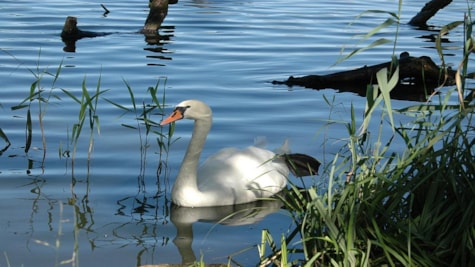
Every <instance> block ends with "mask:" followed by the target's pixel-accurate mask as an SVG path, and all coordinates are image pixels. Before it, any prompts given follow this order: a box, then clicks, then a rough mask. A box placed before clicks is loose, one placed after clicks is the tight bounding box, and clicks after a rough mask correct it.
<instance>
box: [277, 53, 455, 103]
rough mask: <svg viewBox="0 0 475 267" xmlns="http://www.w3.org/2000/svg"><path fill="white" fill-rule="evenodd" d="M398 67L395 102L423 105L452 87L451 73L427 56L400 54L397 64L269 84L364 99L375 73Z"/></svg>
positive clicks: (452, 74) (384, 64)
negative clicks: (444, 87) (439, 89)
mask: <svg viewBox="0 0 475 267" xmlns="http://www.w3.org/2000/svg"><path fill="white" fill-rule="evenodd" d="M396 66H399V80H400V81H399V84H398V85H397V86H396V88H394V89H393V90H392V91H391V97H392V98H395V99H405V100H416V101H425V100H426V97H427V96H428V95H430V94H432V93H433V92H434V89H435V88H437V87H439V86H441V85H453V84H455V79H454V77H455V71H453V70H451V69H447V70H444V69H442V68H440V67H439V66H437V65H436V64H435V63H434V61H432V59H431V58H429V57H427V56H422V57H411V56H410V55H409V53H407V52H404V53H401V56H400V58H399V60H394V61H390V62H386V63H382V64H377V65H373V66H364V67H362V68H358V69H355V70H350V71H343V72H337V73H332V74H328V75H308V76H302V77H293V76H290V77H289V78H288V79H287V80H286V81H273V82H272V83H273V84H285V85H287V86H303V87H306V88H312V89H316V90H319V89H327V88H333V89H337V90H339V91H340V92H354V93H357V94H359V95H361V96H365V95H366V88H367V85H368V84H376V83H377V80H376V73H377V72H378V71H379V70H381V69H383V68H388V69H389V70H391V69H395V67H396Z"/></svg>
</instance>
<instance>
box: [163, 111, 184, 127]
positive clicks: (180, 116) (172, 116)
mask: <svg viewBox="0 0 475 267" xmlns="http://www.w3.org/2000/svg"><path fill="white" fill-rule="evenodd" d="M181 119H183V112H182V111H181V110H180V109H178V108H177V109H175V110H174V111H173V112H172V114H170V116H168V117H166V118H165V119H163V121H162V122H160V126H163V125H166V124H169V123H171V122H174V121H177V120H181Z"/></svg>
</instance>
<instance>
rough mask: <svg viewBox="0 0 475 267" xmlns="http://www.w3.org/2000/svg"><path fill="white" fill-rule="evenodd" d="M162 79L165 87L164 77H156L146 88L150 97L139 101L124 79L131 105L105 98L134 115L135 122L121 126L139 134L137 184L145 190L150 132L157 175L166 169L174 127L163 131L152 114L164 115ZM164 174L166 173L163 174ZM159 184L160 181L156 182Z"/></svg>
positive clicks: (160, 116) (161, 116)
mask: <svg viewBox="0 0 475 267" xmlns="http://www.w3.org/2000/svg"><path fill="white" fill-rule="evenodd" d="M162 81H163V88H166V79H158V81H157V83H156V84H155V86H150V87H148V88H147V92H148V93H149V96H150V99H151V101H150V100H149V99H146V100H142V101H141V102H140V101H139V100H137V99H136V96H135V93H134V91H133V89H132V87H131V86H130V84H129V83H128V82H127V81H125V80H124V84H125V86H126V88H127V91H128V93H129V97H130V103H131V107H129V106H126V105H122V104H119V103H116V102H114V101H112V100H109V99H105V100H106V101H107V102H109V103H111V104H112V105H114V106H116V107H118V108H119V109H121V110H123V111H125V113H126V114H128V113H131V114H133V115H134V116H135V124H128V123H123V124H122V126H124V127H126V128H129V129H133V130H136V131H137V132H138V134H139V140H140V155H141V171H140V175H139V185H140V187H141V188H142V189H143V190H145V181H144V176H145V167H146V166H145V165H146V162H147V161H146V159H147V151H148V148H149V147H150V140H149V136H150V134H154V136H156V142H157V144H158V148H159V151H158V157H159V159H158V167H157V177H159V176H160V175H161V174H162V171H166V170H167V168H166V164H167V162H168V147H169V146H170V145H171V144H172V137H173V131H174V127H173V126H170V127H169V128H168V131H167V132H166V133H165V132H164V127H160V126H159V125H160V122H157V121H156V120H155V119H153V116H157V115H158V116H159V117H158V118H160V119H162V118H163V116H164V114H165V113H164V107H165V100H166V98H165V89H163V91H162V93H161V97H160V98H159V97H158V95H159V88H160V86H161V83H162ZM165 176H166V175H165ZM158 184H160V183H158Z"/></svg>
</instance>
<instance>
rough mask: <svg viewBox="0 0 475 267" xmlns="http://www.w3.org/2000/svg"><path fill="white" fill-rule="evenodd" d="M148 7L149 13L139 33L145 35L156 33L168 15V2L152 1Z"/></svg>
mask: <svg viewBox="0 0 475 267" xmlns="http://www.w3.org/2000/svg"><path fill="white" fill-rule="evenodd" d="M148 7H149V8H150V11H149V12H148V16H147V19H146V20H145V25H144V27H143V29H142V30H141V32H142V33H145V34H146V33H156V32H157V31H158V29H159V28H160V25H162V22H163V20H164V19H165V17H166V16H167V14H168V0H152V1H150V3H149V4H148Z"/></svg>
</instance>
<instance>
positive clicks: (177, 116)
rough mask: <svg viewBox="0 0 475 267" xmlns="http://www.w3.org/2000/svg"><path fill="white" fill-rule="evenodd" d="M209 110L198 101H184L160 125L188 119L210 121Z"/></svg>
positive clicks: (210, 113)
mask: <svg viewBox="0 0 475 267" xmlns="http://www.w3.org/2000/svg"><path fill="white" fill-rule="evenodd" d="M211 115H212V112H211V108H210V107H209V106H208V105H206V104H205V103H203V102H201V101H199V100H185V101H183V102H181V103H180V104H178V105H176V107H175V109H174V110H173V112H172V114H170V115H169V116H168V117H167V118H165V119H164V120H163V121H162V122H161V123H160V125H162V126H163V125H166V124H169V123H171V122H174V121H177V120H181V119H190V120H211Z"/></svg>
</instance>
